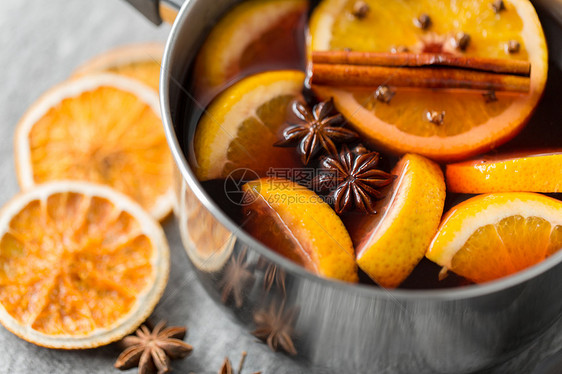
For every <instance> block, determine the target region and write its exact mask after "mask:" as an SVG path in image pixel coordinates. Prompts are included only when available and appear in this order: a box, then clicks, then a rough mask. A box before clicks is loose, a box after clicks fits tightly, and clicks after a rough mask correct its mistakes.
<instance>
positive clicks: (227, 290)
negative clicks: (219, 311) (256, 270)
mask: <svg viewBox="0 0 562 374" xmlns="http://www.w3.org/2000/svg"><path fill="white" fill-rule="evenodd" d="M247 250H248V248H244V249H243V250H242V251H240V253H239V254H238V256H236V258H234V257H233V258H231V259H230V262H229V263H228V265H226V267H225V269H224V274H223V276H222V279H221V281H220V283H219V286H220V287H221V288H222V295H221V300H222V302H223V304H226V302H227V301H228V300H229V299H230V297H231V296H232V298H233V299H234V305H235V306H236V307H237V308H240V307H242V304H243V303H244V300H243V291H244V289H245V288H246V287H247V286H248V285H249V284H250V283H252V282H253V281H254V279H255V277H254V274H253V273H252V272H251V271H250V270H249V269H248V263H247V262H246V252H247Z"/></svg>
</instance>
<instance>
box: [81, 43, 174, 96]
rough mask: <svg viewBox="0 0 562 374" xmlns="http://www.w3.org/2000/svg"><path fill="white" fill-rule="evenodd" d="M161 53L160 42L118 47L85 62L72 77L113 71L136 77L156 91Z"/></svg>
mask: <svg viewBox="0 0 562 374" xmlns="http://www.w3.org/2000/svg"><path fill="white" fill-rule="evenodd" d="M163 54H164V45H163V44H161V43H142V44H132V45H127V46H123V47H119V48H116V49H113V50H111V51H109V52H106V53H103V54H101V55H99V56H96V57H94V58H93V59H91V60H90V61H88V62H86V63H85V64H84V65H82V66H80V67H79V68H78V69H77V70H76V71H75V72H74V77H80V76H83V75H86V74H95V73H104V72H106V73H115V74H119V75H123V76H125V77H128V78H133V79H136V80H138V81H139V82H141V83H144V84H146V85H147V86H149V87H151V88H152V89H154V90H155V91H156V92H158V85H159V82H160V64H161V62H162V55H163Z"/></svg>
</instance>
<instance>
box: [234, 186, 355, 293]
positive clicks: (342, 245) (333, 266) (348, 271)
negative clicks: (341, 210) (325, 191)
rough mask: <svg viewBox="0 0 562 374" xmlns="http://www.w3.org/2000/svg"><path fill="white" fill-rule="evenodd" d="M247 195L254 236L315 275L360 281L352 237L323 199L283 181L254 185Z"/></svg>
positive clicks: (246, 209)
mask: <svg viewBox="0 0 562 374" xmlns="http://www.w3.org/2000/svg"><path fill="white" fill-rule="evenodd" d="M242 189H243V191H244V192H245V195H246V199H245V203H246V204H247V205H245V206H244V213H245V219H246V220H245V223H244V229H245V230H247V231H248V232H249V233H250V234H252V236H254V237H255V238H256V239H258V240H260V241H261V242H263V243H264V244H265V245H267V246H269V247H270V248H271V249H273V250H274V251H276V252H278V253H280V254H281V255H283V256H285V257H287V258H289V259H290V260H293V261H294V262H296V263H298V264H300V265H302V266H303V267H305V268H306V269H308V270H309V271H311V272H313V273H315V274H318V275H321V276H323V277H327V278H333V279H339V280H342V281H347V282H357V281H358V278H357V265H356V264H355V254H354V251H353V245H352V243H351V239H350V238H349V234H348V233H347V230H346V229H345V226H344V225H343V223H342V221H341V220H340V218H339V217H338V216H337V214H336V213H335V212H334V211H333V210H332V208H330V206H329V205H328V204H327V203H325V202H324V201H323V200H322V198H321V197H320V196H318V195H316V194H315V193H314V192H312V191H310V190H309V189H307V188H305V187H303V186H301V185H299V184H297V183H294V182H291V181H288V180H284V179H277V178H263V179H258V180H255V181H252V182H248V183H246V184H245V185H244V186H243V187H242Z"/></svg>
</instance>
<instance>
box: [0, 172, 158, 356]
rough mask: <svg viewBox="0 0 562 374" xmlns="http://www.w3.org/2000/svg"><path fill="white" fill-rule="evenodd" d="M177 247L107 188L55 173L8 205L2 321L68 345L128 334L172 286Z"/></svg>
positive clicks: (3, 225) (0, 232)
mask: <svg viewBox="0 0 562 374" xmlns="http://www.w3.org/2000/svg"><path fill="white" fill-rule="evenodd" d="M168 272H169V248H168V244H167V242H166V237H165V235H164V232H163V230H162V228H161V227H160V225H158V223H157V222H156V221H154V219H153V218H152V217H150V216H149V215H148V214H147V213H145V212H144V210H143V209H142V208H141V207H140V206H139V205H138V204H137V203H135V202H133V201H132V200H131V199H129V198H128V197H126V196H125V195H123V194H120V193H118V192H116V191H114V190H112V189H110V188H108V187H105V186H101V185H95V184H90V183H85V182H70V181H62V182H53V183H48V184H44V185H41V186H38V187H36V188H34V189H31V190H28V191H26V192H23V193H21V194H19V195H17V196H15V197H14V198H13V199H12V200H10V202H8V203H7V204H6V205H5V206H4V208H3V209H2V211H1V212H0V322H1V323H2V324H3V325H4V326H5V327H6V328H7V329H8V330H10V331H12V332H13V333H14V334H16V335H18V336H19V337H21V338H22V339H25V340H27V341H29V342H32V343H35V344H38V345H41V346H45V347H50V348H63V349H76V348H92V347H97V346H100V345H104V344H108V343H110V342H113V341H116V340H119V339H121V338H122V337H123V336H125V335H127V334H129V333H130V332H132V331H133V330H135V328H136V327H137V326H138V325H140V324H141V323H142V322H143V321H144V320H145V319H146V318H147V317H148V316H149V315H150V313H151V312H152V310H153V309H154V306H155V305H156V303H157V302H158V300H159V299H160V296H161V295H162V293H163V292H164V288H165V286H166V282H167V279H168Z"/></svg>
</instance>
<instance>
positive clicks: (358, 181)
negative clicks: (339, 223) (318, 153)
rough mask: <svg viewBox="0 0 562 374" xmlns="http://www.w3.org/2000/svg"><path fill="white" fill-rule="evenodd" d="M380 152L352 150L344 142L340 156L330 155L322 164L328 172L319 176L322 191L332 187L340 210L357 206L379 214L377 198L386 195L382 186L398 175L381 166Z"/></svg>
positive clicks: (370, 212) (318, 182) (319, 187)
mask: <svg viewBox="0 0 562 374" xmlns="http://www.w3.org/2000/svg"><path fill="white" fill-rule="evenodd" d="M379 159H380V157H379V154H378V153H377V152H370V151H368V150H366V149H365V148H364V147H363V148H357V147H356V148H355V149H354V150H353V151H350V150H349V149H348V148H347V146H345V145H344V146H343V147H342V150H341V152H340V153H339V154H338V155H337V156H331V157H326V158H324V160H322V165H321V167H322V168H324V169H325V172H323V173H321V174H320V175H319V177H318V178H317V181H316V183H317V184H316V185H317V186H318V189H319V190H320V191H323V192H326V191H330V193H329V196H330V197H331V200H332V201H333V204H334V209H335V211H336V213H338V214H341V213H343V212H345V211H347V210H350V209H351V208H353V207H356V208H358V209H360V210H361V211H363V212H365V213H368V214H375V213H376V209H375V201H376V200H378V199H382V198H383V197H384V193H383V192H381V191H380V189H381V188H382V187H385V186H388V185H389V184H390V183H392V181H393V180H394V179H395V176H394V175H391V174H389V173H386V172H384V171H382V170H379V169H377V164H378V162H379Z"/></svg>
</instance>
